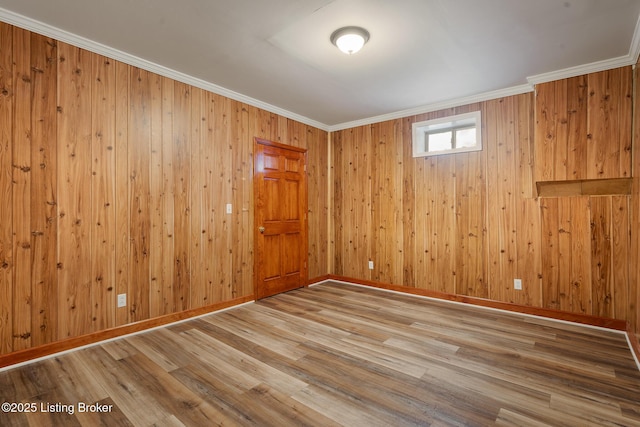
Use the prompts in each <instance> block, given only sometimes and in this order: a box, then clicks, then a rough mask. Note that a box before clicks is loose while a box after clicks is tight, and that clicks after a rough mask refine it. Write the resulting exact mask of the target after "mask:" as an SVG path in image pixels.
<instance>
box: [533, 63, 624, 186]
mask: <svg viewBox="0 0 640 427" xmlns="http://www.w3.org/2000/svg"><path fill="white" fill-rule="evenodd" d="M632 80H633V79H632V70H631V67H622V68H616V69H612V70H607V71H602V72H599V73H592V74H588V75H583V76H578V77H573V78H569V79H564V80H558V81H554V82H549V83H543V84H539V85H537V86H536V102H535V108H536V111H535V114H536V128H535V157H536V160H537V161H536V163H535V177H536V180H537V181H564V180H578V179H605V178H627V177H630V176H631V114H630V111H631V102H632V90H633V87H632V86H633V85H632Z"/></svg>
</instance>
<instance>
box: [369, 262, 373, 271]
mask: <svg viewBox="0 0 640 427" xmlns="http://www.w3.org/2000/svg"><path fill="white" fill-rule="evenodd" d="M369 270H373V261H371V260H370V261H369Z"/></svg>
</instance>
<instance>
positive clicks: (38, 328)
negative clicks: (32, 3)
mask: <svg viewBox="0 0 640 427" xmlns="http://www.w3.org/2000/svg"><path fill="white" fill-rule="evenodd" d="M57 56H58V52H57V45H56V42H55V40H52V39H49V38H46V37H43V36H39V35H36V34H32V35H31V62H32V72H31V75H32V89H33V95H32V100H33V102H32V104H31V108H32V112H31V141H32V144H31V164H32V166H33V168H32V171H31V196H30V197H31V229H32V232H31V234H32V239H31V241H32V245H31V246H32V247H31V250H32V255H33V261H32V272H31V274H32V278H31V279H32V285H31V286H32V292H33V297H32V300H33V303H32V304H33V307H32V310H33V315H32V319H31V345H40V344H44V343H47V342H51V341H53V340H54V339H56V337H57V320H58V319H57V309H58V307H57V301H58V289H57V269H56V262H57V258H56V255H57V245H56V237H57V221H56V215H57V209H56V200H57V191H56V175H55V174H56V169H57V168H56V114H57V112H56V91H55V88H56V79H57V63H58V58H57Z"/></svg>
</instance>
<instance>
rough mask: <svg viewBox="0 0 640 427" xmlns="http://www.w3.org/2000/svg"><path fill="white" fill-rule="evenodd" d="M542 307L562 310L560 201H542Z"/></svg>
mask: <svg viewBox="0 0 640 427" xmlns="http://www.w3.org/2000/svg"><path fill="white" fill-rule="evenodd" d="M540 226H541V233H540V234H541V236H542V239H541V240H542V245H543V247H544V248H545V250H544V251H541V266H542V271H543V273H542V306H543V307H545V308H553V309H559V308H560V290H559V287H560V265H559V264H560V259H561V258H560V257H561V250H560V224H559V218H558V199H541V200H540Z"/></svg>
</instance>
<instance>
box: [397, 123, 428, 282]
mask: <svg viewBox="0 0 640 427" xmlns="http://www.w3.org/2000/svg"><path fill="white" fill-rule="evenodd" d="M399 126H401V130H400V131H401V132H402V134H401V136H400V138H401V140H400V141H401V146H402V165H403V168H402V187H401V188H402V218H401V221H402V227H401V229H402V233H403V236H402V251H403V254H404V255H403V256H402V259H403V265H402V284H403V285H405V286H411V287H415V286H416V264H415V260H416V256H415V255H416V226H415V217H416V214H415V209H416V200H415V196H416V190H415V184H416V181H415V173H416V165H417V162H414V159H413V154H412V153H413V149H412V146H411V137H412V127H411V119H410V118H408V117H407V118H404V119H402V121H401V122H400V124H399ZM421 163H424V162H421Z"/></svg>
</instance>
